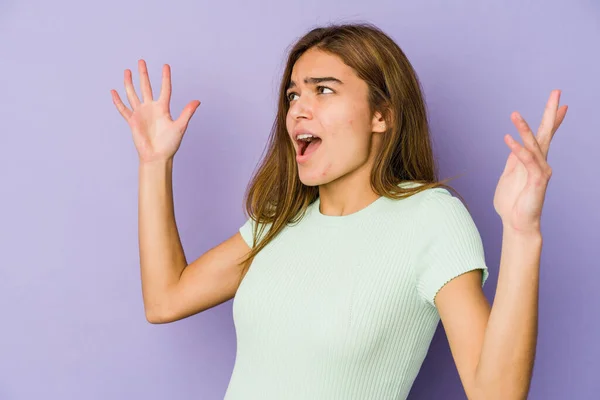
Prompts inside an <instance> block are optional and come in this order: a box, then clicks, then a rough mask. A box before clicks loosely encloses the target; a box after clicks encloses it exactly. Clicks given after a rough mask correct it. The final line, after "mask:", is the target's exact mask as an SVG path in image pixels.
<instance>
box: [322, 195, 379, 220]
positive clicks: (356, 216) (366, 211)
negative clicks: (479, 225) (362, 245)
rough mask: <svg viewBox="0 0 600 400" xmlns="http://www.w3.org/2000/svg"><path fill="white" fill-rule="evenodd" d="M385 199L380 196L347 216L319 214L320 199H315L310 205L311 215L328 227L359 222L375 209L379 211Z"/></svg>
mask: <svg viewBox="0 0 600 400" xmlns="http://www.w3.org/2000/svg"><path fill="white" fill-rule="evenodd" d="M385 199H386V197H385V196H380V197H378V198H377V199H375V200H374V201H372V202H371V203H370V204H368V205H367V206H365V207H363V208H361V209H360V210H358V211H355V212H353V213H352V214H348V215H326V214H323V213H321V210H320V206H321V198H320V197H317V199H316V200H315V201H314V202H313V204H312V214H313V217H314V218H315V220H316V221H318V222H319V223H320V224H324V225H328V226H339V225H344V224H348V223H350V222H353V221H357V220H360V219H361V218H366V217H368V216H370V215H371V214H373V213H374V212H375V211H377V209H379V208H380V207H381V206H382V205H383V203H384V202H385Z"/></svg>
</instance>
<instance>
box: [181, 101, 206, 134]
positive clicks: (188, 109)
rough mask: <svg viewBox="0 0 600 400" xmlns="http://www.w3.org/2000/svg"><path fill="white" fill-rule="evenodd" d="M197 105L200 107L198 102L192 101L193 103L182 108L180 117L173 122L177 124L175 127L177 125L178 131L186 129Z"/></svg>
mask: <svg viewBox="0 0 600 400" xmlns="http://www.w3.org/2000/svg"><path fill="white" fill-rule="evenodd" d="M199 105H200V101H199V100H193V101H191V102H189V103H188V105H187V106H185V107H184V109H183V111H181V115H179V118H177V121H175V122H176V123H177V125H179V127H180V129H182V130H183V129H186V128H187V126H188V124H189V122H190V119H191V118H192V116H193V115H194V113H195V112H196V109H197V108H198V106H199Z"/></svg>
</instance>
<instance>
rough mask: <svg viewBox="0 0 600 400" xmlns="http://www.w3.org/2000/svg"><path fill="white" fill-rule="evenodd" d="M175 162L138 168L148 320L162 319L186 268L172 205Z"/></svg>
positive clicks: (145, 302) (141, 262) (142, 266)
mask: <svg viewBox="0 0 600 400" xmlns="http://www.w3.org/2000/svg"><path fill="white" fill-rule="evenodd" d="M172 176H173V160H172V159H171V160H170V161H165V162H154V163H142V164H140V165H139V199H138V200H139V204H138V237H139V251H140V268H141V278H142V295H143V298H144V308H145V310H146V316H147V318H148V319H149V320H151V319H155V317H158V318H160V314H161V312H162V311H161V307H163V306H164V304H165V301H164V296H165V294H166V293H167V290H168V288H169V287H170V286H171V285H173V284H175V283H176V282H178V281H179V277H180V276H181V273H182V271H183V269H184V268H185V267H186V265H187V261H186V259H185V254H184V251H183V247H182V245H181V240H180V238H179V232H178V230H177V226H176V223H175V212H174V205H173V185H172Z"/></svg>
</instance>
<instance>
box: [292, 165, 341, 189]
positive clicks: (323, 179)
mask: <svg viewBox="0 0 600 400" xmlns="http://www.w3.org/2000/svg"><path fill="white" fill-rule="evenodd" d="M298 178H299V179H300V182H302V183H303V184H304V185H306V186H321V185H325V184H327V183H330V182H331V181H333V180H334V179H333V178H332V177H331V176H329V174H327V171H320V172H319V171H314V170H312V169H308V168H307V170H305V171H299V174H298Z"/></svg>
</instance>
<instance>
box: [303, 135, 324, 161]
mask: <svg viewBox="0 0 600 400" xmlns="http://www.w3.org/2000/svg"><path fill="white" fill-rule="evenodd" d="M321 142H322V140H321V138H320V137H318V136H313V137H307V138H301V139H298V140H297V143H298V149H297V150H298V155H301V156H304V155H307V154H310V153H312V152H313V151H315V150H316V149H317V147H319V145H320V144H321Z"/></svg>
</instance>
